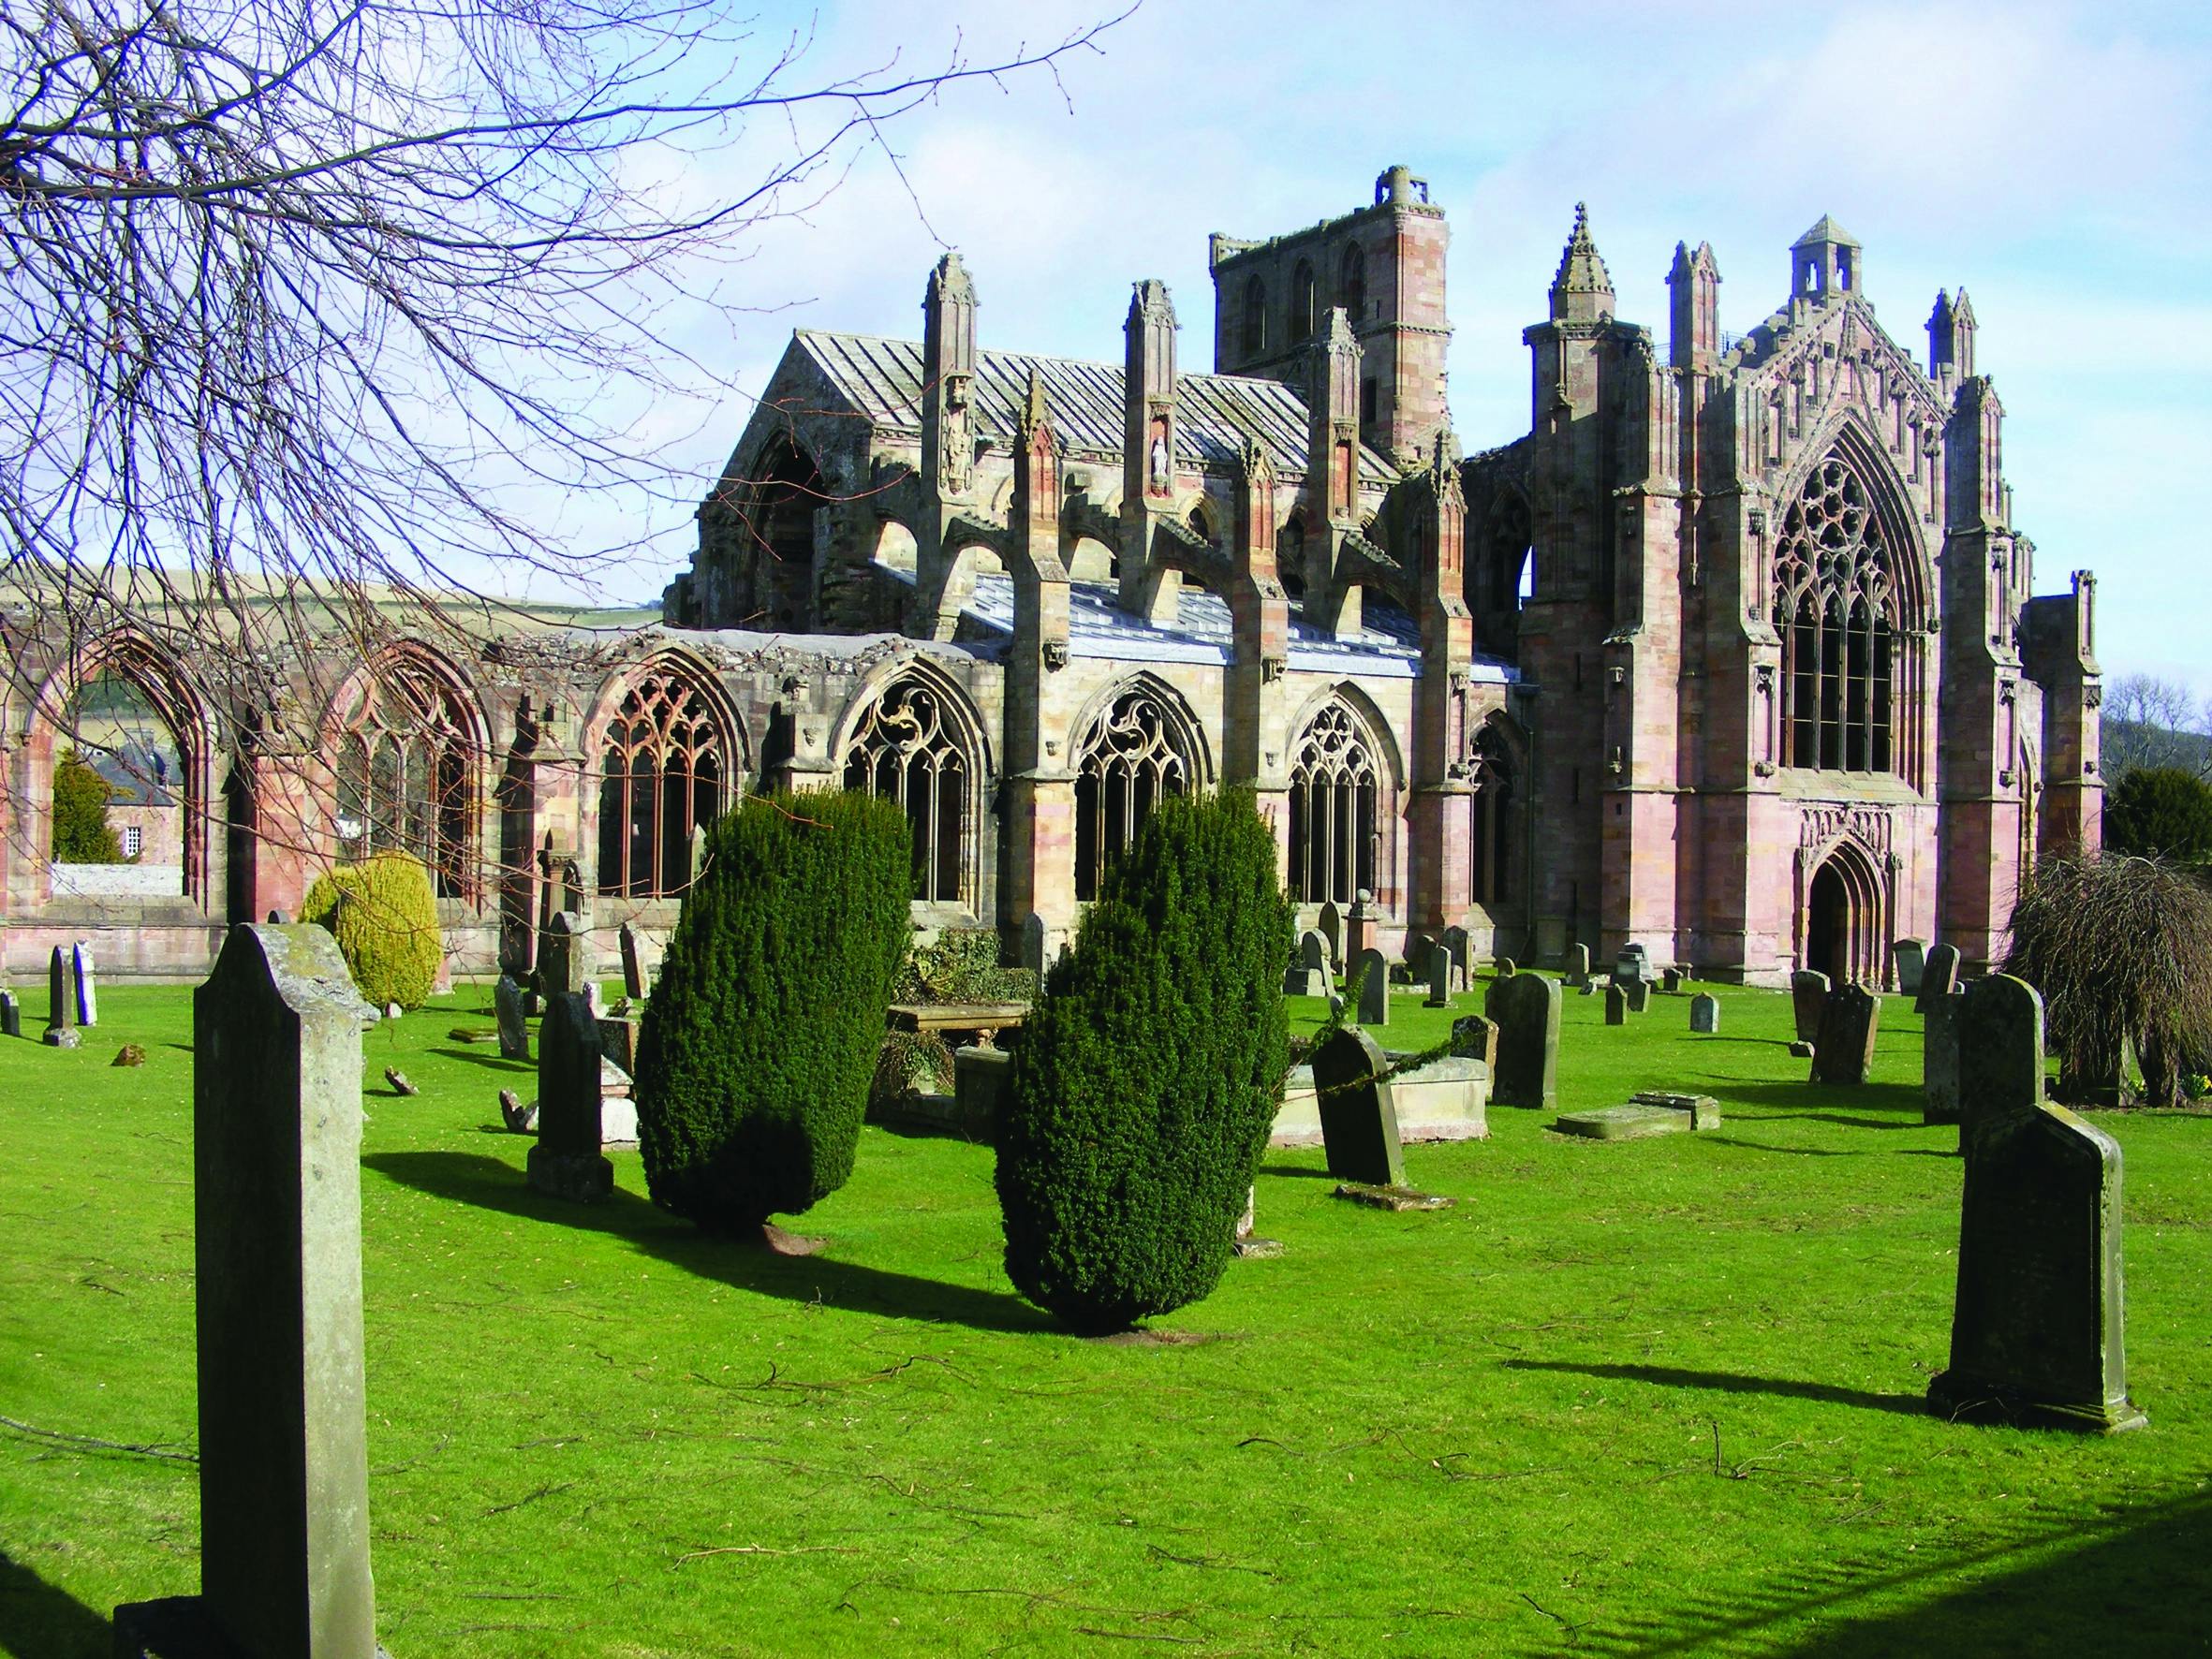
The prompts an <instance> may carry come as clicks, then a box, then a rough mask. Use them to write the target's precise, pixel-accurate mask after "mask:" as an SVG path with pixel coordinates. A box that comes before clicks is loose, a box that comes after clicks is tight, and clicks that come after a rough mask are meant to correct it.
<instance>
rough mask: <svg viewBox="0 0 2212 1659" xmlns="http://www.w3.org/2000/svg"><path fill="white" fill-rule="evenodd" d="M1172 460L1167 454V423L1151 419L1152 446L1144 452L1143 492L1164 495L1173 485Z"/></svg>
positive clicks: (1161, 419) (1173, 467) (1173, 465)
mask: <svg viewBox="0 0 2212 1659" xmlns="http://www.w3.org/2000/svg"><path fill="white" fill-rule="evenodd" d="M1174 473H1175V463H1174V459H1173V457H1172V456H1171V455H1170V454H1169V452H1168V423H1167V420H1166V418H1164V417H1161V416H1158V415H1156V416H1154V417H1153V418H1152V446H1151V448H1149V449H1148V450H1147V451H1146V464H1145V469H1144V487H1145V492H1146V493H1147V494H1150V495H1165V494H1167V493H1168V492H1169V490H1170V489H1171V488H1172V485H1173V483H1174Z"/></svg>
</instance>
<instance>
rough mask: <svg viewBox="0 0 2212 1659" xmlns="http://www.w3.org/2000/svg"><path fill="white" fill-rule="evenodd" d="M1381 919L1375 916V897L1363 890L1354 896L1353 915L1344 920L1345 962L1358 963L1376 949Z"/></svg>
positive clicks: (1352, 902) (1352, 903)
mask: <svg viewBox="0 0 2212 1659" xmlns="http://www.w3.org/2000/svg"><path fill="white" fill-rule="evenodd" d="M1381 919H1382V918H1380V917H1379V916H1377V915H1376V914H1375V895H1374V894H1373V893H1371V892H1369V891H1368V890H1367V889H1366V888H1361V889H1360V890H1359V891H1358V892H1357V893H1355V894H1353V895H1352V901H1351V913H1350V914H1349V916H1347V917H1346V918H1344V960H1345V961H1346V962H1358V961H1359V960H1360V958H1361V956H1362V955H1364V953H1365V952H1367V951H1370V950H1373V949H1374V948H1375V933H1376V930H1377V928H1378V927H1379V924H1380V922H1381Z"/></svg>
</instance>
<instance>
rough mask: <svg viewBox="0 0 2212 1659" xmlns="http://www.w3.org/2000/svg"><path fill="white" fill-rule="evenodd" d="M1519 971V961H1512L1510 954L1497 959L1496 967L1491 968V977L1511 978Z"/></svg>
mask: <svg viewBox="0 0 2212 1659" xmlns="http://www.w3.org/2000/svg"><path fill="white" fill-rule="evenodd" d="M1520 971H1521V964H1520V963H1518V962H1515V961H1513V959H1512V957H1510V956H1501V957H1499V958H1498V959H1497V967H1495V968H1494V969H1492V970H1491V977H1492V978H1494V979H1511V978H1512V976H1514V975H1515V974H1518V973H1519V972H1520Z"/></svg>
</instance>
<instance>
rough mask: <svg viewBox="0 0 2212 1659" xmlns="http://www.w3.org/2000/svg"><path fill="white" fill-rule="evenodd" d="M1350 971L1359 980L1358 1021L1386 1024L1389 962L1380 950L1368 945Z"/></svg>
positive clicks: (1388, 1006) (1388, 1005)
mask: <svg viewBox="0 0 2212 1659" xmlns="http://www.w3.org/2000/svg"><path fill="white" fill-rule="evenodd" d="M1352 972H1353V974H1354V975H1355V976H1358V978H1359V982H1360V1023H1361V1024H1362V1025H1388V1024H1389V1023H1390V963H1388V962H1385V961H1383V960H1382V952H1381V951H1379V950H1377V949H1376V948H1375V947H1373V946H1369V947H1367V948H1366V949H1365V950H1364V951H1362V952H1361V953H1360V955H1359V957H1358V958H1357V960H1356V961H1354V962H1353V963H1352Z"/></svg>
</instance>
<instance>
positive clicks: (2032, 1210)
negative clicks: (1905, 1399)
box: [1928, 975, 2146, 1433]
mask: <svg viewBox="0 0 2212 1659" xmlns="http://www.w3.org/2000/svg"><path fill="white" fill-rule="evenodd" d="M1956 1019H1957V1025H1958V1057H1959V1084H1960V1088H1959V1109H1960V1123H1961V1132H1960V1139H1961V1142H1962V1150H1963V1151H1964V1152H1965V1154H1966V1164H1967V1168H1966V1190H1965V1196H1964V1198H1963V1200H1962V1202H1961V1204H1960V1210H1959V1229H1958V1292H1957V1298H1956V1300H1955V1302H1954V1307H1953V1313H1952V1319H1951V1365H1950V1368H1949V1369H1948V1370H1946V1371H1944V1372H1943V1373H1941V1374H1939V1376H1937V1377H1936V1379H1935V1380H1934V1381H1933V1382H1931V1383H1929V1385H1928V1399H1929V1401H1930V1402H1932V1403H1933V1404H1934V1405H1935V1407H1936V1409H1937V1410H1939V1411H1941V1412H1944V1413H1946V1414H1947V1415H1949V1416H1950V1417H1954V1418H1958V1417H1968V1418H1997V1419H2000V1420H2004V1421H2010V1422H2030V1423H2040V1424H2049V1425H2053V1426H2057V1427H2061V1428H2071V1429H2088V1430H2093V1431H2098V1432H2101V1433H2111V1432H2113V1431H2117V1430H2121V1429H2139V1428H2141V1427H2143V1425H2144V1423H2145V1421H2146V1418H2145V1417H2144V1415H2143V1413H2142V1412H2140V1411H2138V1410H2137V1409H2136V1408H2135V1404H2134V1402H2132V1401H2131V1400H2130V1399H2129V1398H2128V1379H2127V1360H2126V1354H2125V1332H2124V1329H2123V1320H2122V1308H2121V1303H2122V1289H2121V1287H2122V1274H2121V1267H2120V1149H2119V1143H2118V1142H2116V1141H2115V1140H2114V1139H2113V1138H2112V1137H2111V1136H2109V1135H2107V1134H2105V1133H2104V1131H2103V1130H2101V1129H2099V1128H2096V1127H2094V1126H2092V1125H2091V1124H2089V1123H2084V1122H2083V1121H2082V1120H2081V1119H2080V1118H2077V1117H2076V1116H2074V1114H2073V1113H2072V1112H2070V1111H2068V1110H2067V1109H2066V1108H2064V1107H2057V1106H2049V1105H2046V1104H2045V1103H2044V1101H2043V1037H2042V1031H2043V1008H2042V998H2041V997H2039V996H2038V995H2037V994H2036V992H2035V990H2034V988H2033V987H2032V986H2030V985H2028V983H2027V982H2026V981H2025V980H2021V979H2014V978H2012V977H2010V976H2005V975H1993V976H1990V977H1988V978H1985V979H1981V980H1977V981H1976V982H1975V983H1974V984H1973V985H1972V986H1971V987H1970V988H1969V990H1968V991H1967V993H1966V995H1965V996H1964V997H1962V998H1961V999H1960V1000H1959V1006H1958V1013H1957V1016H1956Z"/></svg>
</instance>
